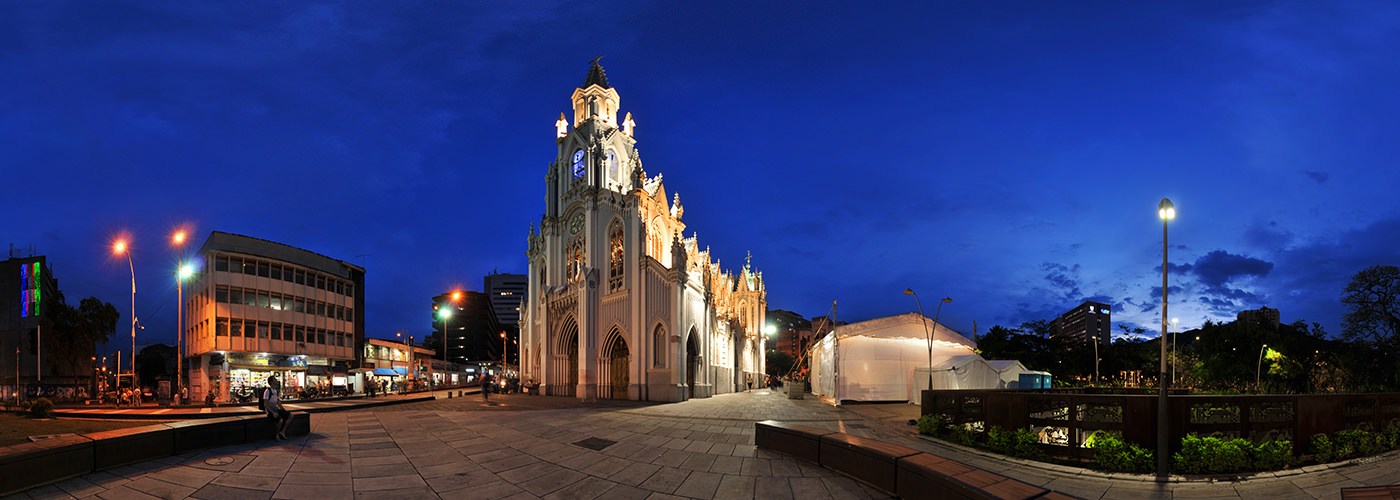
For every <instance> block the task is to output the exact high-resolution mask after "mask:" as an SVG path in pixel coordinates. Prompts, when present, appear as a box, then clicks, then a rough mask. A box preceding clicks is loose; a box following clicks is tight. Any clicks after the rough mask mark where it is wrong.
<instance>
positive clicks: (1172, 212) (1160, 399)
mask: <svg viewBox="0 0 1400 500" xmlns="http://www.w3.org/2000/svg"><path fill="white" fill-rule="evenodd" d="M1157 217H1160V218H1161V219H1162V329H1161V332H1162V337H1161V339H1160V340H1161V341H1160V342H1158V343H1159V344H1161V348H1162V352H1161V355H1160V357H1159V359H1160V361H1161V362H1160V363H1159V364H1160V365H1161V367H1160V370H1159V371H1158V373H1157V385H1158V392H1157V394H1158V396H1157V480H1158V481H1166V480H1167V476H1168V470H1167V455H1169V454H1170V449H1169V448H1168V445H1167V221H1169V220H1172V219H1175V218H1176V207H1175V206H1173V205H1172V201H1171V200H1168V199H1166V198H1162V201H1161V202H1159V203H1157Z"/></svg>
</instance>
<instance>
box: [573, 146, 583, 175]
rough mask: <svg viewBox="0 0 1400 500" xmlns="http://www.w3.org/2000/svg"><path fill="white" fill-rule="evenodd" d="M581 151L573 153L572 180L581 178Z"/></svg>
mask: <svg viewBox="0 0 1400 500" xmlns="http://www.w3.org/2000/svg"><path fill="white" fill-rule="evenodd" d="M583 172H584V168H583V150H582V149H580V150H578V151H574V178H575V179H582V178H583Z"/></svg>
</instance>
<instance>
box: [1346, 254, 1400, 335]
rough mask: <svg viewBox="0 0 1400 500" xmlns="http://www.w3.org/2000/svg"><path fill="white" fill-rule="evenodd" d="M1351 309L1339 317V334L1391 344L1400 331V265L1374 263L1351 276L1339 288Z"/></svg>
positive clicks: (1348, 307)
mask: <svg viewBox="0 0 1400 500" xmlns="http://www.w3.org/2000/svg"><path fill="white" fill-rule="evenodd" d="M1342 303H1343V304H1346V306H1347V309H1350V312H1348V313H1347V314H1346V316H1345V317H1343V318H1342V336H1343V338H1346V339H1347V340H1353V341H1356V340H1359V341H1363V342H1369V343H1373V344H1375V345H1377V346H1386V347H1388V348H1392V349H1393V347H1394V344H1395V342H1396V340H1397V339H1396V333H1397V331H1398V330H1400V268H1397V267H1395V266H1386V265H1375V266H1371V267H1368V268H1366V269H1363V270H1361V272H1358V273H1356V274H1355V275H1353V276H1352V277H1351V283H1349V284H1347V287H1346V288H1345V289H1343V290H1342Z"/></svg>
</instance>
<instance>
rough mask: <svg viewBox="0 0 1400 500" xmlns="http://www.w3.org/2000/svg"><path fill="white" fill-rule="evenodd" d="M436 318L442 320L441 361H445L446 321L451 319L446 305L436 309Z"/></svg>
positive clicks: (450, 312) (450, 313)
mask: <svg viewBox="0 0 1400 500" xmlns="http://www.w3.org/2000/svg"><path fill="white" fill-rule="evenodd" d="M438 318H439V319H442V360H443V361H447V320H449V319H451V318H452V311H451V310H449V309H448V308H447V305H445V304H444V305H443V307H441V308H439V309H438Z"/></svg>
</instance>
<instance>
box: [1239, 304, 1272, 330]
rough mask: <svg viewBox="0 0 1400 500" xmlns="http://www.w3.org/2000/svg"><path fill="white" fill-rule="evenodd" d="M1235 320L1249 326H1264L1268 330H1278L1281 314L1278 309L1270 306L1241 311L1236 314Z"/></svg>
mask: <svg viewBox="0 0 1400 500" xmlns="http://www.w3.org/2000/svg"><path fill="white" fill-rule="evenodd" d="M1235 320H1236V321H1239V322H1240V323H1241V324H1245V325H1248V326H1249V327H1251V328H1252V327H1255V326H1259V327H1263V328H1265V329H1268V330H1272V331H1278V320H1279V314H1278V309H1274V308H1271V307H1269V306H1264V307H1260V308H1258V309H1253V310H1248V311H1240V312H1239V313H1238V314H1236V315H1235Z"/></svg>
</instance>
